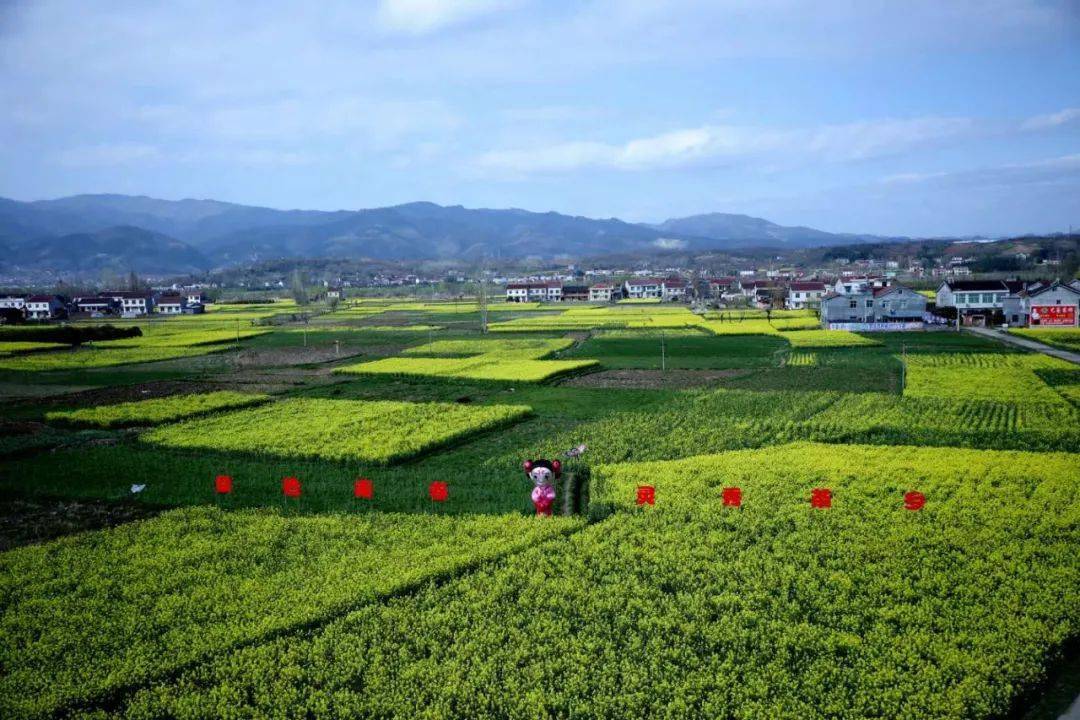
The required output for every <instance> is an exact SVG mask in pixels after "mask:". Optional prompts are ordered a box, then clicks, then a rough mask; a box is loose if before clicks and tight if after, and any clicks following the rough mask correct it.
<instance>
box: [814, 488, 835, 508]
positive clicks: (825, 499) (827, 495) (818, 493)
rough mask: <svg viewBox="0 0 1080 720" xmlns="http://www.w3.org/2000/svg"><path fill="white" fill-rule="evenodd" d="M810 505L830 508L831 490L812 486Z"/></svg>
mask: <svg viewBox="0 0 1080 720" xmlns="http://www.w3.org/2000/svg"><path fill="white" fill-rule="evenodd" d="M810 507H812V508H831V507H832V490H829V489H828V488H814V489H813V490H811V491H810Z"/></svg>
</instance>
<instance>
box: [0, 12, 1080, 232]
mask: <svg viewBox="0 0 1080 720" xmlns="http://www.w3.org/2000/svg"><path fill="white" fill-rule="evenodd" d="M313 8H314V9H313ZM86 192H119V193H130V194H145V195H151V196H155V197H162V198H169V199H179V198H184V197H196V198H215V199H220V200H229V201H234V202H241V203H248V204H260V205H268V206H272V207H279V208H319V209H338V208H349V209H353V208H362V207H376V206H382V205H391V204H396V203H402V202H409V201H412V200H431V201H434V202H438V203H442V204H462V205H465V206H468V207H522V208H526V209H529V210H538V211H547V210H557V211H559V212H566V213H570V214H580V215H589V216H594V217H611V216H615V217H621V218H623V219H627V220H632V221H653V220H662V219H664V218H667V217H674V216H682V215H688V214H694V213H700V212H738V213H747V214H751V215H757V216H761V217H765V218H768V219H770V220H773V221H774V222H779V223H783V224H805V225H810V226H814V227H818V228H821V229H825V230H833V231H851V232H876V233H885V234H907V235H917V236H929V235H944V234H954V235H967V234H987V235H999V234H1007V233H1018V232H1024V231H1052V230H1061V229H1065V228H1067V226H1068V225H1069V224H1070V223H1072V224H1074V225H1077V226H1080V2H1076V0H897V1H895V2H893V1H889V0H843V1H841V0H816V1H815V2H809V1H805V2H797V1H795V0H754V1H747V2H741V1H740V2H735V1H732V0H709V1H704V0H703V1H691V0H667V1H662V2H661V1H651V0H626V1H624V2H589V1H588V0H581V1H579V2H553V1H550V0H549V1H543V2H541V1H540V0H535V1H530V0H382V1H380V2H334V1H333V0H329V1H327V2H320V3H275V2H268V3H259V4H250V3H235V4H233V3H227V2H203V1H201V0H191V1H177V2H172V3H165V4H161V5H160V6H156V7H154V6H151V4H150V3H142V2H131V3H112V2H93V3H87V2H82V1H80V2H53V1H51V0H36V1H35V2H27V3H21V2H14V3H10V2H9V3H4V4H0V195H2V196H5V197H11V198H15V199H20V200H31V199H39V198H49V197H58V196H62V195H69V194H75V193H86Z"/></svg>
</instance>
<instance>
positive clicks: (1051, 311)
mask: <svg viewBox="0 0 1080 720" xmlns="http://www.w3.org/2000/svg"><path fill="white" fill-rule="evenodd" d="M1027 306H1028V323H1029V325H1030V326H1031V327H1044V328H1055V327H1056V328H1075V327H1077V322H1078V320H1077V318H1080V288H1078V287H1077V286H1075V285H1073V284H1069V285H1066V284H1063V283H1057V282H1056V283H1054V284H1052V285H1048V286H1044V287H1040V288H1039V289H1036V290H1033V291H1032V292H1030V293H1029V294H1028V296H1027Z"/></svg>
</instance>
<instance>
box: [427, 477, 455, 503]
mask: <svg viewBox="0 0 1080 720" xmlns="http://www.w3.org/2000/svg"><path fill="white" fill-rule="evenodd" d="M428 495H429V496H430V497H431V499H432V501H434V502H446V500H447V499H448V498H449V497H450V487H449V486H448V485H447V484H446V483H445V482H443V481H442V480H436V481H435V482H433V483H431V484H430V485H428Z"/></svg>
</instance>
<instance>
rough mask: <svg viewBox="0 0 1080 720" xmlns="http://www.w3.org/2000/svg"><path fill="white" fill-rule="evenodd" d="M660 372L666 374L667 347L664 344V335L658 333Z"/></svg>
mask: <svg viewBox="0 0 1080 720" xmlns="http://www.w3.org/2000/svg"><path fill="white" fill-rule="evenodd" d="M660 370H661V371H662V372H667V345H666V344H665V342H664V333H663V332H661V333H660Z"/></svg>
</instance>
